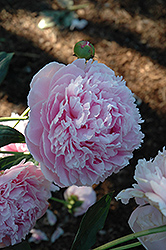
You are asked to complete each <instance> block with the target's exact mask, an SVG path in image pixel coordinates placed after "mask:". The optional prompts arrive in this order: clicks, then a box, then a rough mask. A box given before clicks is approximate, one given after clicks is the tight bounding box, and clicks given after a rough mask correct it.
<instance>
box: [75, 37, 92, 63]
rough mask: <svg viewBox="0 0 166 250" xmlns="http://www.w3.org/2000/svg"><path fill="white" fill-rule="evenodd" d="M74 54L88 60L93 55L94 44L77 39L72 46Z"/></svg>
mask: <svg viewBox="0 0 166 250" xmlns="http://www.w3.org/2000/svg"><path fill="white" fill-rule="evenodd" d="M74 55H75V56H77V57H78V58H85V59H86V60H89V59H90V58H93V57H94V55H95V48H94V46H93V45H92V44H91V43H90V42H88V41H79V42H77V43H76V44H75V46H74Z"/></svg>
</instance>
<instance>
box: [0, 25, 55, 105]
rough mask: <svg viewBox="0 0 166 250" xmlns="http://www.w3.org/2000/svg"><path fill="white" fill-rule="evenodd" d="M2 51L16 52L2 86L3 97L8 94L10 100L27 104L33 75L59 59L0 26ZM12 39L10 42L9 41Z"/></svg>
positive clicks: (0, 88)
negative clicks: (2, 40) (2, 39)
mask: <svg viewBox="0 0 166 250" xmlns="http://www.w3.org/2000/svg"><path fill="white" fill-rule="evenodd" d="M0 34H1V38H2V37H4V38H5V41H4V42H1V43H0V51H5V52H14V56H13V58H12V60H11V63H10V67H9V71H8V74H7V76H6V78H5V80H4V82H3V83H2V84H1V86H0V92H1V98H3V96H4V95H8V101H9V102H12V103H14V104H18V103H22V104H25V105H26V102H27V94H28V92H29V84H30V81H31V79H32V77H33V75H34V74H35V73H36V72H37V71H38V70H39V69H41V68H42V67H43V66H45V65H46V64H47V63H49V62H51V61H55V60H56V61H59V60H58V58H54V57H52V56H50V55H48V53H46V52H44V51H42V50H41V49H39V48H38V47H35V46H34V44H33V43H32V42H30V41H28V40H27V39H26V38H23V37H19V36H17V35H14V34H12V33H10V32H7V31H6V30H4V29H3V28H0ZM7 41H10V42H7Z"/></svg>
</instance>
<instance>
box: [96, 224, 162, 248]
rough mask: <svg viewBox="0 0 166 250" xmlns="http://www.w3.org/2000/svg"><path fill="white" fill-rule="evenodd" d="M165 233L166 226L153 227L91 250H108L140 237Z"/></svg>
mask: <svg viewBox="0 0 166 250" xmlns="http://www.w3.org/2000/svg"><path fill="white" fill-rule="evenodd" d="M165 231H166V225H164V226H160V227H155V228H151V229H147V230H143V231H140V232H137V233H132V234H129V235H126V236H124V237H121V238H119V239H116V240H113V241H111V242H108V243H106V244H104V245H102V246H100V247H97V248H94V249H93V250H105V249H109V248H110V247H114V246H116V245H118V244H121V243H124V242H126V241H129V240H133V239H135V238H138V237H141V236H145V235H149V234H155V233H161V232H165Z"/></svg>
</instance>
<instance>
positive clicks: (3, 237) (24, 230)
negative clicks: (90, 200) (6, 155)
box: [0, 162, 51, 247]
mask: <svg viewBox="0 0 166 250" xmlns="http://www.w3.org/2000/svg"><path fill="white" fill-rule="evenodd" d="M50 185H51V183H50V182H49V181H48V180H46V179H45V177H44V175H43V173H42V172H41V170H40V168H39V167H37V166H35V165H33V164H32V163H30V162H27V163H25V164H24V162H21V163H20V164H18V165H16V166H14V167H12V168H10V169H8V170H5V171H1V175H0V192H1V196H0V247H1V246H2V247H3V246H8V245H14V244H16V243H19V242H21V240H22V239H24V238H25V236H26V234H28V233H29V231H30V230H31V229H32V228H33V226H34V225H35V222H36V220H37V219H39V218H40V217H41V216H42V215H43V214H44V213H45V212H46V210H47V208H48V202H47V200H48V199H49V198H50V197H51V193H50Z"/></svg>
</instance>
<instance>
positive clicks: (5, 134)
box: [0, 125, 25, 147]
mask: <svg viewBox="0 0 166 250" xmlns="http://www.w3.org/2000/svg"><path fill="white" fill-rule="evenodd" d="M16 142H18V143H24V142H25V137H24V135H23V134H22V133H20V132H19V131H18V130H16V129H14V128H11V127H9V126H4V125H0V147H3V146H5V145H8V144H9V143H16Z"/></svg>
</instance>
